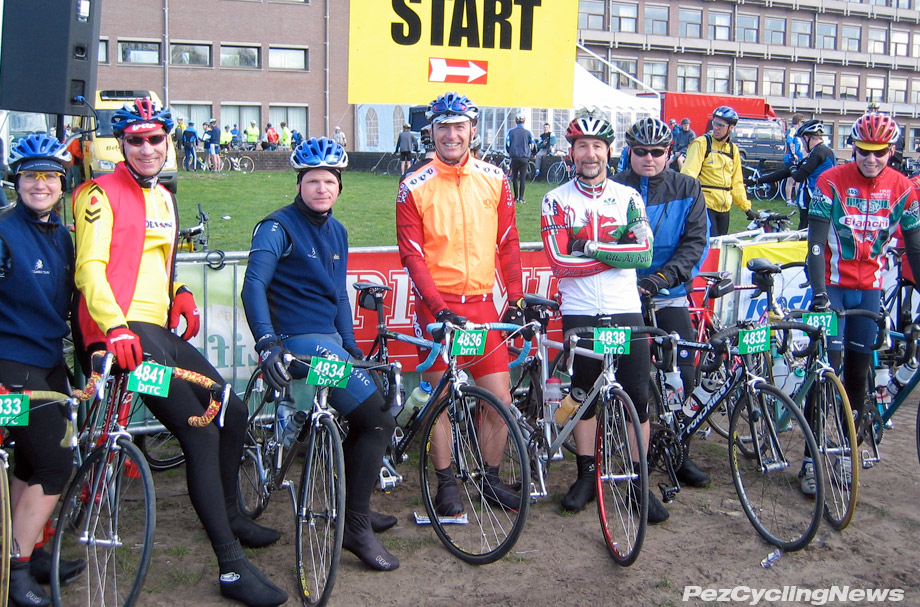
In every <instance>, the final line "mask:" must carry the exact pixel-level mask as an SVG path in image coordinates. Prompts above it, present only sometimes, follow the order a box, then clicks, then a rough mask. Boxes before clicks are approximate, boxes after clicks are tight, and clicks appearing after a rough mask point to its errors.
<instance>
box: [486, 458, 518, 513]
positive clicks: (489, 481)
mask: <svg viewBox="0 0 920 607" xmlns="http://www.w3.org/2000/svg"><path fill="white" fill-rule="evenodd" d="M482 496H483V497H484V498H486V501H488V502H489V503H490V504H493V505H495V506H499V507H500V508H504V509H505V510H515V511H517V510H520V509H521V492H520V491H515V490H514V489H512V488H511V487H509V486H508V485H506V484H505V483H504V482H503V481H502V479H501V478H499V476H498V466H489V467H488V468H486V474H485V476H484V477H483V479H482Z"/></svg>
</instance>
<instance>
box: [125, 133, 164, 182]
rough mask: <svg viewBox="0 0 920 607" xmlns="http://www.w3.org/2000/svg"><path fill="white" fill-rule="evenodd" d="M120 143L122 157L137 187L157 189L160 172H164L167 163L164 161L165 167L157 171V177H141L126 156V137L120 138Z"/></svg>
mask: <svg viewBox="0 0 920 607" xmlns="http://www.w3.org/2000/svg"><path fill="white" fill-rule="evenodd" d="M118 141H119V143H120V144H121V155H122V156H123V157H124V159H125V167H127V169H128V172H129V173H131V177H133V178H134V181H136V182H137V185H139V186H141V187H142V188H147V189H148V190H149V189H151V188H154V187H156V185H157V180H158V177H159V176H160V171H162V170H163V167H164V166H166V161H165V160H164V161H163V166H161V167H160V170H159V171H157V174H156V175H153V176H152V177H146V176H144V175H141V174H140V173H138V172H137V171H136V170H135V169H134V167H133V166H131V163H130V162H128V155H127V154H125V139H124V136H122V137H119V139H118Z"/></svg>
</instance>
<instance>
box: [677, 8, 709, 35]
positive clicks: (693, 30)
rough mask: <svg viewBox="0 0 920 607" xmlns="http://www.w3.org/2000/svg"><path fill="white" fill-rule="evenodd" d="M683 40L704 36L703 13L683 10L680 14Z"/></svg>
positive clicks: (680, 32)
mask: <svg viewBox="0 0 920 607" xmlns="http://www.w3.org/2000/svg"><path fill="white" fill-rule="evenodd" d="M678 16H679V19H680V28H679V32H678V34H680V36H681V38H701V37H702V36H703V11H700V10H695V9H692V8H682V9H680V11H679V13H678Z"/></svg>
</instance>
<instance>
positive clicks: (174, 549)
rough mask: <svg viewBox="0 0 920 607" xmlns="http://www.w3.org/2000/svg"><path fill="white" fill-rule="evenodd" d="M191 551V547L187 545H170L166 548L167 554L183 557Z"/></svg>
mask: <svg viewBox="0 0 920 607" xmlns="http://www.w3.org/2000/svg"><path fill="white" fill-rule="evenodd" d="M188 553H189V549H188V548H187V547H186V546H170V547H169V549H167V550H166V554H168V555H169V556H174V557H182V556H185V555H186V554H188Z"/></svg>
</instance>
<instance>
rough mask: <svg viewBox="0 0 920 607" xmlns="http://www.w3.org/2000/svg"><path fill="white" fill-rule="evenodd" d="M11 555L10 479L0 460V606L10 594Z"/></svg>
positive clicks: (4, 606)
mask: <svg viewBox="0 0 920 607" xmlns="http://www.w3.org/2000/svg"><path fill="white" fill-rule="evenodd" d="M12 553H13V524H12V519H11V515H10V477H9V473H8V471H7V467H6V460H0V606H2V607H6V602H7V598H8V597H9V594H10V555H11V554H12Z"/></svg>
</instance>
